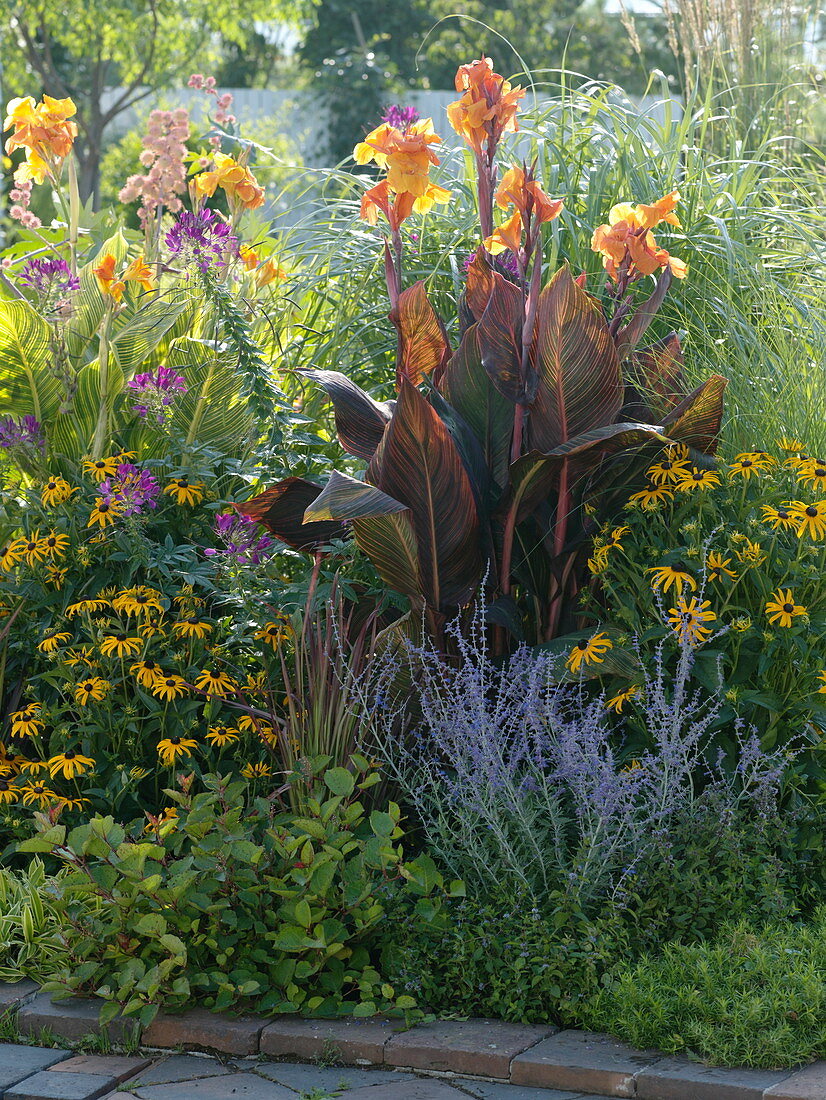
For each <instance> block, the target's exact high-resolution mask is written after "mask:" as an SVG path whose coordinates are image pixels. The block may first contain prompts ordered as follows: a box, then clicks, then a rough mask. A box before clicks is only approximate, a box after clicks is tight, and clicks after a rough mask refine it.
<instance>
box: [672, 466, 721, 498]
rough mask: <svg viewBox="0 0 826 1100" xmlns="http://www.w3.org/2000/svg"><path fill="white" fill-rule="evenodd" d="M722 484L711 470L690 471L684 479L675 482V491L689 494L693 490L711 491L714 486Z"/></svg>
mask: <svg viewBox="0 0 826 1100" xmlns="http://www.w3.org/2000/svg"><path fill="white" fill-rule="evenodd" d="M720 484H722V483H721V481H720V479H719V477H718V476H717V474H715V473H714V472H713V471H711V470H698V469H696V468H695V469H692V470H690V471H689V472H688V473H687V474H686V475H685V477H683V478H682V479H681V480H680V481H678V482H677V491H678V492H680V493H690V492H693V491H694V490H695V489H699V490H701V491H703V490H705V489H713V488H714V487H715V486H717V485H720Z"/></svg>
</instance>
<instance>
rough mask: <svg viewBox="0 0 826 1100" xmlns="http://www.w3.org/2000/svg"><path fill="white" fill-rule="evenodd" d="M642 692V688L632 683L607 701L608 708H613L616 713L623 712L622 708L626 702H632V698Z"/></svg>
mask: <svg viewBox="0 0 826 1100" xmlns="http://www.w3.org/2000/svg"><path fill="white" fill-rule="evenodd" d="M639 694H640V688H639V687H638V686H637V685H636V684H632V685H631V687H627V688H626V689H625V690H624V691H620V692H618V693H617V694H616V695H613V696H612V697H611V698H610V699H607V700H606V702H605V705H606V707H607V708H608V710H612V711H613V712H614V713H615V714H622V708H623V707H624V706H625V704H626V703H630V702H631V700H632V699H636V698H638V696H639Z"/></svg>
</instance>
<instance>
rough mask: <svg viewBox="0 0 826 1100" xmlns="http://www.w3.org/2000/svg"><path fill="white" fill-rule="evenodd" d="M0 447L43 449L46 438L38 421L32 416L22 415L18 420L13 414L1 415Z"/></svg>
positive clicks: (9, 448)
mask: <svg viewBox="0 0 826 1100" xmlns="http://www.w3.org/2000/svg"><path fill="white" fill-rule="evenodd" d="M0 447H3V448H4V449H5V450H7V451H10V450H13V449H15V448H20V449H23V448H26V447H35V448H37V449H38V450H40V451H43V450H45V447H46V440H45V438H44V436H43V431H42V429H41V427H40V422H39V421H38V420H36V419H35V418H34V417H33V416H23V417H21V419H20V420H15V419H14V417H13V416H5V417H3V419H2V420H0Z"/></svg>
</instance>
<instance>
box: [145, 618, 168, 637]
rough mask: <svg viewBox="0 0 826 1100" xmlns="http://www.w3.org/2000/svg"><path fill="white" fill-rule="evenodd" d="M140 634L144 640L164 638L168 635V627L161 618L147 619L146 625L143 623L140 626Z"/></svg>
mask: <svg viewBox="0 0 826 1100" xmlns="http://www.w3.org/2000/svg"><path fill="white" fill-rule="evenodd" d="M138 634H140V636H141V637H142V638H157V637H158V636H160V637H163V635H164V634H166V627H165V626H164V624H163V622H162V621H161V620H160V619H159V618H157V617H155V618H150V619H147V620H146V622H145V623H141V624H140V625H139V626H138Z"/></svg>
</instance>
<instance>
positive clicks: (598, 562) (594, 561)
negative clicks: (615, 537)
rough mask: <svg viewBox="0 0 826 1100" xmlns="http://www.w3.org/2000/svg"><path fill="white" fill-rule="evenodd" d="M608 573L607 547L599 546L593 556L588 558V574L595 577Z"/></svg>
mask: <svg viewBox="0 0 826 1100" xmlns="http://www.w3.org/2000/svg"><path fill="white" fill-rule="evenodd" d="M607 571H608V547H607V546H600V547H599V548H598V549H596V550H594V556H593V557H592V558H588V572H589V573H592V574H593V575H594V576H595V577H598V576H600V574H602V573H606V572H607Z"/></svg>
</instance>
